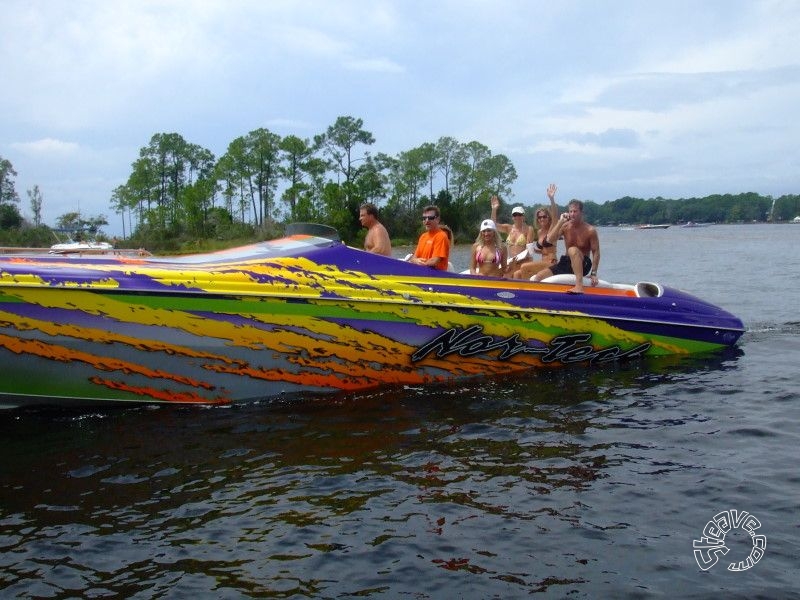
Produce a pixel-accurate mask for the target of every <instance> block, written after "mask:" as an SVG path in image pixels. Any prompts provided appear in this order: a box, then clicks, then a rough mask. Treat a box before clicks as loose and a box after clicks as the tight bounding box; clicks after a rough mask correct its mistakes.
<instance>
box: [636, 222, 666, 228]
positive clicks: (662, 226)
mask: <svg viewBox="0 0 800 600" xmlns="http://www.w3.org/2000/svg"><path fill="white" fill-rule="evenodd" d="M667 227H669V224H666V225H650V224H649V223H648V224H647V225H639V226H638V227H636V229H666V228H667Z"/></svg>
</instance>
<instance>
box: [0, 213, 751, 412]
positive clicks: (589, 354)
mask: <svg viewBox="0 0 800 600" xmlns="http://www.w3.org/2000/svg"><path fill="white" fill-rule="evenodd" d="M561 277H563V276H561ZM568 278H571V276H568ZM573 283H574V281H567V280H553V281H548V282H538V283H537V282H531V281H524V280H513V279H499V278H490V277H482V276H473V275H463V274H459V273H451V272H447V271H437V270H433V269H429V268H427V267H420V266H418V265H413V264H410V263H408V262H404V261H402V260H399V259H395V258H391V257H385V256H379V255H376V254H371V253H368V252H365V251H363V250H360V249H356V248H353V247H350V246H348V245H346V244H344V243H342V242H341V241H340V240H339V238H338V236H337V235H336V234H335V232H332V231H328V230H327V229H326V228H324V227H322V226H317V228H312V229H309V228H307V227H295V228H294V229H292V230H290V231H289V232H288V233H287V235H286V236H285V237H283V238H280V239H276V240H272V241H267V242H259V243H255V244H251V245H247V246H242V247H238V248H233V249H229V250H224V251H219V252H213V253H206V254H194V255H187V256H177V257H159V256H130V255H117V254H93V255H50V254H30V255H25V254H20V255H14V256H0V405H4V406H6V407H18V406H26V405H91V404H124V403H166V404H201V405H218V404H230V403H236V402H243V401H249V400H260V399H266V398H273V397H276V396H281V395H287V394H291V395H294V394H307V393H312V394H316V393H327V392H342V391H355V390H366V389H369V388H374V387H376V386H391V385H427V384H433V383H436V382H452V381H456V380H461V379H466V378H476V377H485V376H490V375H502V374H508V373H514V372H519V371H522V370H527V369H533V368H549V367H563V366H568V365H580V366H581V367H579V368H583V367H585V368H591V367H592V366H594V365H602V364H605V363H609V362H611V361H621V360H631V359H637V358H639V357H658V356H666V355H682V354H683V355H689V354H695V353H705V352H717V351H721V350H723V349H725V348H728V347H730V346H733V345H735V343H736V341H737V340H738V339H739V337H740V336H741V335H742V333H743V331H744V328H743V325H742V322H741V321H740V320H739V319H738V318H737V317H735V316H734V315H732V314H730V313H728V312H726V311H724V310H722V309H721V308H719V307H717V306H714V305H712V304H710V303H708V302H704V301H703V300H701V299H699V298H696V297H694V296H692V295H690V294H688V293H686V292H682V291H678V290H676V289H672V288H669V287H665V286H662V285H661V284H657V283H649V282H639V283H635V284H612V283H608V282H601V283H600V284H599V285H598V286H596V287H591V286H587V287H586V290H585V293H584V294H582V295H574V294H570V293H568V292H569V290H570V288H571V287H572V284H573Z"/></svg>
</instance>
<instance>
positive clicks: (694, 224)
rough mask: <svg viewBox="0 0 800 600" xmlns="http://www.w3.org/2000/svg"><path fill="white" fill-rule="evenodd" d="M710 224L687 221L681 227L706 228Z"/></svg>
mask: <svg viewBox="0 0 800 600" xmlns="http://www.w3.org/2000/svg"><path fill="white" fill-rule="evenodd" d="M709 225H711V223H695V222H694V221H687V222H686V223H684V224H683V225H681V227H708V226H709Z"/></svg>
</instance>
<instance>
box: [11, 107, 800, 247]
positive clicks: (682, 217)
mask: <svg viewBox="0 0 800 600" xmlns="http://www.w3.org/2000/svg"><path fill="white" fill-rule="evenodd" d="M374 143H375V137H374V136H373V134H372V133H371V132H370V131H368V130H366V129H365V128H364V123H363V121H362V120H361V119H357V118H354V117H351V116H340V117H338V118H337V119H336V121H335V122H334V123H333V124H332V125H331V126H329V127H328V128H327V129H326V130H325V131H324V132H323V133H320V134H318V135H314V136H313V137H311V138H301V137H298V136H295V135H287V136H285V137H282V136H280V135H278V134H276V133H274V132H271V131H269V130H268V129H266V128H259V129H255V130H253V131H250V132H249V133H247V134H246V135H243V136H240V137H237V138H236V139H234V140H233V141H231V142H230V143H229V144H228V147H227V149H226V151H225V153H224V154H223V155H222V156H220V157H219V158H217V157H216V156H215V155H214V154H213V153H212V152H211V151H210V150H208V149H207V148H204V147H202V146H200V145H198V144H194V143H191V142H188V141H187V140H185V139H184V138H183V137H182V136H181V135H180V134H178V133H157V134H155V135H153V136H152V138H151V139H150V142H149V143H148V144H147V145H146V146H144V147H143V148H141V149H140V151H139V155H138V157H137V158H136V160H134V161H133V163H132V165H131V173H130V175H129V177H128V180H127V181H126V182H125V183H124V184H122V185H120V186H118V187H117V188H115V189H114V190H113V191H112V193H111V197H110V203H109V206H110V208H111V209H112V210H113V211H114V212H115V213H116V214H117V215H119V217H120V218H121V220H122V225H123V237H124V238H126V243H128V244H130V245H132V246H135V247H140V246H141V247H146V248H149V249H151V250H153V251H159V250H179V249H181V248H182V247H184V246H185V245H186V244H187V243H189V242H191V241H194V240H211V239H214V240H242V239H248V240H251V239H269V238H273V237H276V236H278V235H280V233H281V232H282V230H283V228H284V226H285V225H286V224H287V223H290V222H315V223H324V224H327V225H331V226H333V227H335V228H336V229H337V230H338V231H339V233H340V235H341V236H342V239H343V240H345V241H346V242H348V243H352V244H359V243H360V241H361V240H362V239H363V231H362V230H361V228H360V224H359V222H358V208H359V206H360V205H361V204H362V203H365V202H371V203H373V204H375V205H377V206H379V207H380V213H381V221H382V222H383V223H384V225H386V227H387V229H388V230H389V231H390V233H391V235H392V237H393V239H396V240H401V241H409V242H410V241H413V240H415V239H416V237H417V236H418V234H419V232H420V230H421V228H420V223H419V214H420V212H421V209H422V208H423V207H424V206H425V205H427V204H436V205H437V206H438V207H439V208H440V210H441V213H442V221H443V222H444V223H447V224H448V225H449V226H450V227H451V228H452V229H453V231H454V232H455V235H456V239H457V240H458V241H462V242H465V241H472V240H473V239H474V238H475V235H476V226H477V223H478V222H479V221H480V220H481V219H483V218H486V217H487V216H488V213H489V210H488V207H489V197H490V196H491V195H493V194H497V195H498V196H500V197H501V198H502V199H504V200H505V201H504V203H503V205H502V208H501V211H500V219H501V220H502V221H504V222H510V220H511V218H510V210H511V207H512V206H513V203H512V202H511V201H510V198H511V188H512V184H513V183H514V181H516V179H517V172H516V170H515V168H514V165H513V164H512V163H511V161H510V160H509V159H508V158H507V157H506V156H505V155H503V154H493V153H492V151H491V150H490V149H489V148H488V147H487V146H486V145H484V144H482V143H480V142H478V141H471V142H467V143H462V142H459V141H458V140H456V139H454V138H452V137H440V138H439V139H438V140H436V141H431V142H426V143H423V144H421V145H420V146H418V147H415V148H412V149H410V150H406V151H401V152H399V153H397V154H396V155H393V156H390V155H388V154H385V153H381V152H377V153H372V152H370V147H371V146H372V145H373V144H374ZM15 175H16V173H15V172H14V170H13V167H12V165H11V164H10V163H9V162H8V161H6V160H4V159H2V157H0V232H2V231H3V230H5V231H8V230H11V229H14V228H17V229H19V228H20V227H21V226H22V225H23V219H22V217H21V216H20V214H19V210H18V209H17V206H16V205H17V204H18V203H19V197H18V195H17V193H16V191H15V190H14V185H13V177H14V176H15ZM28 197H29V201H30V203H31V211H32V212H33V215H34V218H33V223H32V224H29V225H31V226H32V227H33V228H34V229H36V228H39V229H41V228H42V227H43V226H42V225H41V219H40V215H41V204H42V193H41V191H40V190H39V188H38V186H34V189H33V190H29V191H28ZM798 198H800V197H798V196H794V195H791V196H781V197H780V198H777V199H773V198H772V197H770V196H760V195H758V194H755V193H743V194H737V195H729V194H728V195H714V196H707V197H704V198H688V199H680V200H670V199H664V198H660V197H659V198H651V199H642V198H633V197H624V198H619V199H617V200H614V201H610V202H606V203H603V204H597V203H595V202H592V201H586V202H585V211H586V218H587V220H589V221H590V222H592V223H596V224H600V225H608V224H619V223H680V222H685V221H697V222H716V223H728V222H742V221H746V222H750V221H769V220H775V221H785V220H790V219H792V218H793V217H794V216H795V215H797V214H800V202H798ZM562 201H563V202H564V204H566V202H567V199H562ZM537 204H538V203H537ZM527 208H529V209H532V208H533V205H530V206H528V207H527ZM58 224H59V227H61V228H64V229H70V228H72V229H79V230H80V229H83V230H86V231H89V232H93V233H97V232H100V233H102V229H101V227H102V226H103V225H107V221H106V219H105V217H104V216H102V215H101V216H98V217H90V218H84V217H83V216H82V215H80V214H78V213H68V214H67V215H63V216H62V217H59V223H58ZM0 235H3V234H2V233H0ZM5 239H8V236H7V235H5Z"/></svg>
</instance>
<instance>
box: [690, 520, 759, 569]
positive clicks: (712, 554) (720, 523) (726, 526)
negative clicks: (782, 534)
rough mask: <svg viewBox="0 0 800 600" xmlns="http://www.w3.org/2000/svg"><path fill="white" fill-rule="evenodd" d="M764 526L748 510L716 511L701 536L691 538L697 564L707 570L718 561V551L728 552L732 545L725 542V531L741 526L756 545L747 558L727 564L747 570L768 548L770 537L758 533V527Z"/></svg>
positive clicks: (724, 553)
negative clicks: (729, 545)
mask: <svg viewBox="0 0 800 600" xmlns="http://www.w3.org/2000/svg"><path fill="white" fill-rule="evenodd" d="M759 527H761V522H760V521H759V520H758V519H756V518H755V517H754V516H753V515H751V514H750V513H749V512H747V511H746V510H743V511H741V512H739V511H737V510H725V511H723V512H721V513H717V514H716V515H714V518H713V519H711V520H710V521H709V522H708V523H706V526H705V527H703V536H702V537H701V538H700V539H699V540H692V547H693V548H694V559H695V560H696V561H697V566H698V567H700V568H701V569H702V570H703V571H708V570H709V569H710V568H711V567H713V566H714V565H715V564H717V560H718V559H719V555H720V554H722V555H723V556H725V555H726V554H728V552H730V548H728V547H727V546H726V545H725V535H726V534H727V533H728V532H729V531H731V530H733V529H741V530H743V531H746V532H747V533H748V534H750V538H751V539H752V541H753V547H752V548H751V549H750V554H748V555H747V558H745V559H744V560H740V561H739V562H732V563H730V564H729V565H728V571H746V570H747V569H749V568H751V567H753V566H755V565H756V564H757V563H758V561H760V560H761V557H762V556H764V552H765V551H766V549H767V538H766V536H763V535H756V529H758V528H759Z"/></svg>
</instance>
